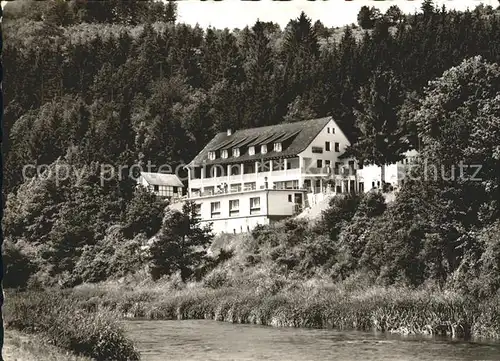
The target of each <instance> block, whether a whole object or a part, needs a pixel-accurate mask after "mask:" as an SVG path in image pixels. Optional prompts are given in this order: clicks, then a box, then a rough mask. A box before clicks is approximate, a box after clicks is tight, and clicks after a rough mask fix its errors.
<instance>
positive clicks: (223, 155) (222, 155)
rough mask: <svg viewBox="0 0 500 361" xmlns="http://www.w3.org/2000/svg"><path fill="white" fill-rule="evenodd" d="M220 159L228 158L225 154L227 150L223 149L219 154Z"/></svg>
mask: <svg viewBox="0 0 500 361" xmlns="http://www.w3.org/2000/svg"><path fill="white" fill-rule="evenodd" d="M221 157H222V158H224V159H226V158H227V157H228V154H227V149H224V150H223V151H222V153H221Z"/></svg>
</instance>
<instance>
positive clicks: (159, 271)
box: [148, 202, 213, 281]
mask: <svg viewBox="0 0 500 361" xmlns="http://www.w3.org/2000/svg"><path fill="white" fill-rule="evenodd" d="M212 238H213V235H212V233H211V226H210V225H206V226H201V225H200V221H199V219H198V218H197V216H196V205H195V203H194V202H186V203H185V204H184V205H183V208H182V212H179V211H172V210H168V211H167V212H166V214H165V218H164V219H163V224H162V228H161V230H160V232H159V233H158V235H157V236H156V237H155V238H154V240H153V242H152V244H151V245H150V246H149V255H148V259H149V261H150V272H151V276H152V277H153V279H159V278H160V277H162V276H164V275H171V274H173V273H175V272H177V271H180V273H181V277H182V280H183V281H186V280H187V278H188V277H189V276H191V275H192V274H193V273H194V272H195V270H196V268H198V267H200V266H201V265H202V262H203V261H204V260H205V258H206V250H207V248H208V246H209V245H210V242H211V240H212Z"/></svg>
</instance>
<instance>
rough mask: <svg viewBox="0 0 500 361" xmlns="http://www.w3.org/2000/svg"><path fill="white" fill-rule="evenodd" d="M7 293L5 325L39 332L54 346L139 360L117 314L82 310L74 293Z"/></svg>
mask: <svg viewBox="0 0 500 361" xmlns="http://www.w3.org/2000/svg"><path fill="white" fill-rule="evenodd" d="M7 297H8V299H9V302H6V304H5V307H6V309H5V325H6V327H7V328H9V327H10V328H15V329H18V330H20V331H23V332H28V333H36V334H41V335H42V336H43V337H45V338H47V339H48V341H49V342H50V343H52V344H54V345H55V346H58V347H61V348H64V349H67V350H70V351H72V352H74V353H76V354H80V355H83V356H88V357H91V358H94V359H95V360H97V361H138V360H139V353H138V352H137V351H136V350H135V348H134V345H133V344H132V342H131V341H129V340H128V339H127V338H126V337H125V334H124V331H123V329H122V328H121V327H120V326H119V325H118V323H117V321H116V320H117V315H116V314H113V313H111V312H110V311H105V310H103V309H99V310H97V311H96V312H93V313H90V312H87V311H83V310H82V309H81V307H80V306H79V304H78V303H77V301H76V299H74V297H71V296H70V295H69V294H67V293H61V292H60V291H46V292H34V291H30V292H19V293H12V294H10V295H8V296H7Z"/></svg>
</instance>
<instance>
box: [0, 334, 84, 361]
mask: <svg viewBox="0 0 500 361" xmlns="http://www.w3.org/2000/svg"><path fill="white" fill-rule="evenodd" d="M2 353H3V357H4V359H6V360H22V361H92V359H91V358H88V357H83V356H76V355H75V354H73V353H71V352H68V351H66V352H64V351H61V349H59V348H57V347H55V346H53V345H51V344H49V343H48V342H47V341H45V340H43V339H42V338H40V337H35V336H33V335H26V334H24V333H21V332H18V331H15V330H12V329H11V330H9V331H7V333H6V334H5V340H4V345H3V350H2Z"/></svg>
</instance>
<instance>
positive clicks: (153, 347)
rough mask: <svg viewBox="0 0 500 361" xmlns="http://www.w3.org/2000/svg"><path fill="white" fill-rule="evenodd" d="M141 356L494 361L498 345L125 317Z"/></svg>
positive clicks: (159, 360)
mask: <svg viewBox="0 0 500 361" xmlns="http://www.w3.org/2000/svg"><path fill="white" fill-rule="evenodd" d="M125 325H126V329H127V331H128V333H129V335H130V336H131V337H132V339H133V340H134V341H135V342H136V345H137V347H138V349H139V351H140V352H141V355H142V360H143V361H164V360H170V361H212V360H213V361H260V360H269V361H332V360H336V361H337V360H339V361H382V360H383V361H403V360H404V361H436V360H442V361H479V360H481V361H490V360H491V361H493V360H496V361H498V360H500V345H499V344H482V343H472V342H458V341H453V342H451V341H450V340H446V339H437V338H430V337H399V336H397V335H383V334H378V335H375V334H371V333H362V332H339V331H334V330H313V329H295V328H272V327H265V326H255V325H239V324H230V323H223V322H216V321H206V320H201V321H194V320H186V321H127V322H126V323H125Z"/></svg>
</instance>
